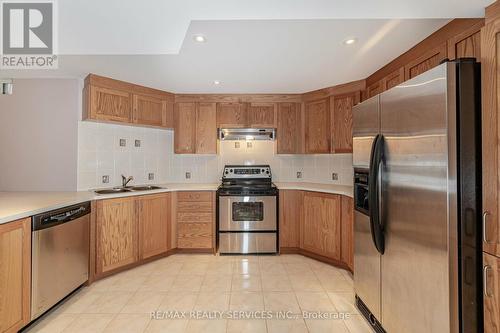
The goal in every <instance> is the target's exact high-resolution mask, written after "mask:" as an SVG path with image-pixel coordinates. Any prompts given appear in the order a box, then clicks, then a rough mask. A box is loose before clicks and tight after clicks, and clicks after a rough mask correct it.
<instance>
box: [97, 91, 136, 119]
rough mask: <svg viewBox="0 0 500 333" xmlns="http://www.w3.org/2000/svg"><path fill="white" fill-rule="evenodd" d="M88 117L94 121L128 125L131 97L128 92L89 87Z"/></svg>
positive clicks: (130, 113) (130, 114)
mask: <svg viewBox="0 0 500 333" xmlns="http://www.w3.org/2000/svg"><path fill="white" fill-rule="evenodd" d="M89 93H90V103H89V106H90V110H89V111H90V112H89V117H90V118H92V119H94V120H104V121H115V122H122V123H130V122H131V120H132V100H131V99H132V97H131V94H130V93H129V92H126V91H121V90H116V89H109V88H101V87H95V86H91V87H89Z"/></svg>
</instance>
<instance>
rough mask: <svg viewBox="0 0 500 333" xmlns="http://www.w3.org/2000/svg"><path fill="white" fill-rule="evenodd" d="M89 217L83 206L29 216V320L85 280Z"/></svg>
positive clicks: (88, 245) (86, 276)
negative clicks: (30, 221)
mask: <svg viewBox="0 0 500 333" xmlns="http://www.w3.org/2000/svg"><path fill="white" fill-rule="evenodd" d="M89 214H90V202H85V203H81V204H78V205H74V206H69V207H65V208H61V209H57V210H54V211H50V212H47V213H43V214H40V215H36V216H33V218H32V229H31V230H32V246H31V256H32V257H31V258H32V261H31V267H32V276H31V319H32V320H33V319H35V318H38V317H39V316H40V315H42V314H43V313H44V312H45V311H47V310H48V309H50V308H51V307H53V306H54V305H55V304H57V303H58V302H59V301H61V300H62V299H63V298H64V297H66V296H67V295H69V294H70V293H71V292H73V291H74V290H75V289H77V288H78V287H80V286H81V285H82V284H83V283H85V282H86V281H87V280H88V276H89V273H88V272H89V270H88V269H89V249H90V244H89V242H90V240H89V228H90V215H89Z"/></svg>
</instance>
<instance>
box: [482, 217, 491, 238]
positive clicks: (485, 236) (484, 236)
mask: <svg viewBox="0 0 500 333" xmlns="http://www.w3.org/2000/svg"><path fill="white" fill-rule="evenodd" d="M489 215H490V212H488V211H486V212H484V213H483V242H485V243H486V244H489V243H490V241H489V240H488V233H487V230H486V222H487V220H488V216H489Z"/></svg>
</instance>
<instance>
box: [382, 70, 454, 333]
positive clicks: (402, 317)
mask: <svg viewBox="0 0 500 333" xmlns="http://www.w3.org/2000/svg"><path fill="white" fill-rule="evenodd" d="M455 82H456V81H455V78H454V68H453V67H452V66H450V65H449V64H443V65H440V66H438V67H436V68H434V69H432V70H430V71H428V72H426V73H424V74H422V75H420V76H418V77H416V78H414V79H412V80H410V81H408V82H406V83H404V84H402V85H400V86H398V87H396V88H394V89H391V90H389V91H387V92H385V93H383V94H382V95H381V97H380V109H381V133H382V135H383V136H384V139H385V149H384V153H385V167H383V169H382V170H383V171H382V176H381V177H382V198H383V199H382V203H381V206H382V224H383V227H384V229H385V230H384V231H385V253H384V255H383V256H382V260H381V263H382V309H381V311H382V325H383V326H384V328H385V329H386V330H387V332H405V333H421V332H427V333H443V332H457V331H458V328H457V327H453V326H454V325H455V323H456V319H457V318H456V316H457V314H456V304H454V303H456V295H455V294H454V292H451V291H450V290H456V288H455V287H456V286H452V284H453V283H454V282H453V281H456V263H457V262H458V259H457V257H456V253H454V251H455V250H454V249H456V248H457V246H456V233H457V232H456V229H455V230H454V228H456V212H457V209H456V179H455V177H456V174H455V173H456V153H455V152H456V146H455V145H456V133H455V128H456V123H455V115H456V111H455V105H454V103H455V95H454V94H455V87H454V84H455ZM448 85H450V86H449V87H448ZM449 249H450V250H449ZM449 251H450V252H449Z"/></svg>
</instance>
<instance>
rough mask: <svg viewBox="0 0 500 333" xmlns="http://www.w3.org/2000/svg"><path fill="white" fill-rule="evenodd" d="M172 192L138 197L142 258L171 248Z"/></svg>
mask: <svg viewBox="0 0 500 333" xmlns="http://www.w3.org/2000/svg"><path fill="white" fill-rule="evenodd" d="M171 201H172V200H171V195H170V193H164V194H157V195H146V196H142V197H138V198H137V206H136V208H137V216H138V222H139V252H140V253H139V254H140V259H147V258H150V257H153V256H156V255H159V254H162V253H165V252H167V251H168V250H170V249H171V243H170V238H169V235H170V230H169V229H170V219H171V216H170V211H171Z"/></svg>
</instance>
